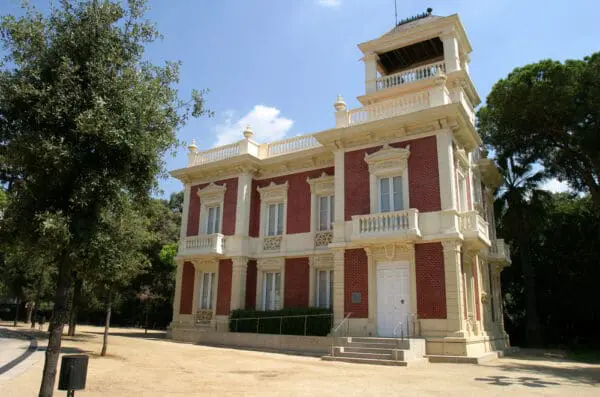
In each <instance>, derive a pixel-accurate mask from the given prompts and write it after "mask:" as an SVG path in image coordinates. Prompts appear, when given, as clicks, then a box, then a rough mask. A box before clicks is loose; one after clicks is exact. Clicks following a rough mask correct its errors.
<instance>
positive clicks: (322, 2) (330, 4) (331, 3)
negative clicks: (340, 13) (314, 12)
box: [316, 0, 342, 8]
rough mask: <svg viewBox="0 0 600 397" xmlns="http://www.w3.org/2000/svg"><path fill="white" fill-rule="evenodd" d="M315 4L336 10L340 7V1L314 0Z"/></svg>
mask: <svg viewBox="0 0 600 397" xmlns="http://www.w3.org/2000/svg"><path fill="white" fill-rule="evenodd" d="M316 1H317V4H318V5H320V6H323V7H329V8H337V7H339V6H340V5H342V0H316Z"/></svg>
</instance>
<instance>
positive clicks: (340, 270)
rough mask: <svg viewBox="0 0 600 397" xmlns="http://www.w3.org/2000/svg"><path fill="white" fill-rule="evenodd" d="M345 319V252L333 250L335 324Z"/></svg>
mask: <svg viewBox="0 0 600 397" xmlns="http://www.w3.org/2000/svg"><path fill="white" fill-rule="evenodd" d="M343 319H344V250H343V249H336V250H333V322H334V326H335V325H337V324H339V323H340V322H341V321H342V320H343Z"/></svg>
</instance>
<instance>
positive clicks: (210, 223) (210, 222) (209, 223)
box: [205, 206, 221, 234]
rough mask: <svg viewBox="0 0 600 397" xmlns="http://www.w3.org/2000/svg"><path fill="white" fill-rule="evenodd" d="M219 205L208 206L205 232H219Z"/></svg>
mask: <svg viewBox="0 0 600 397" xmlns="http://www.w3.org/2000/svg"><path fill="white" fill-rule="evenodd" d="M220 221H221V206H215V207H208V216H207V217H206V227H205V231H206V234H213V233H220V232H221V227H220V226H221V225H220V223H221V222H220Z"/></svg>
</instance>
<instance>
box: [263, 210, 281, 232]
mask: <svg viewBox="0 0 600 397" xmlns="http://www.w3.org/2000/svg"><path fill="white" fill-rule="evenodd" d="M283 216H284V215H283V203H278V204H269V205H268V206H267V222H266V226H267V230H266V233H265V234H266V235H267V236H280V235H282V234H283Z"/></svg>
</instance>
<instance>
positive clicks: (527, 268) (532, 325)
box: [520, 228, 542, 347]
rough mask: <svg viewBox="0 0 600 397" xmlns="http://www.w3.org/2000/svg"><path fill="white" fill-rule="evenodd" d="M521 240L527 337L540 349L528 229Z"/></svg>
mask: <svg viewBox="0 0 600 397" xmlns="http://www.w3.org/2000/svg"><path fill="white" fill-rule="evenodd" d="M520 240H521V244H520V245H521V247H520V251H521V252H520V259H521V267H522V270H523V278H524V283H525V317H526V319H525V337H526V340H527V345H528V346H529V347H539V346H541V345H542V334H541V329H540V321H539V318H538V313H537V297H536V291H535V269H534V267H533V264H532V263H531V256H530V252H529V235H528V233H527V231H526V228H524V230H523V237H522V238H521V239H520Z"/></svg>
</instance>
